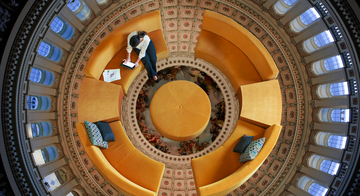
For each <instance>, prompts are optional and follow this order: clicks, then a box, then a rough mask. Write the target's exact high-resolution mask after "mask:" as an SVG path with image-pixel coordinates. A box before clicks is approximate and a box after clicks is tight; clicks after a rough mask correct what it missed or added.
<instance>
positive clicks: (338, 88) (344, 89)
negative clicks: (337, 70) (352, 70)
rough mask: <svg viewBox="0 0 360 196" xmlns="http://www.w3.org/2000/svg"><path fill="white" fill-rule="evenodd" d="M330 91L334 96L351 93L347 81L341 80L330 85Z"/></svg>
mask: <svg viewBox="0 0 360 196" xmlns="http://www.w3.org/2000/svg"><path fill="white" fill-rule="evenodd" d="M330 93H331V95H333V96H341V95H348V94H349V86H348V83H347V82H339V83H335V84H331V85H330Z"/></svg>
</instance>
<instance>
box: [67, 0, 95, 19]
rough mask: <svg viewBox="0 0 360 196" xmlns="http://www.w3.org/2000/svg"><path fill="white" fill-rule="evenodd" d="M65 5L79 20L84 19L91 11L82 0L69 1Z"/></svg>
mask: <svg viewBox="0 0 360 196" xmlns="http://www.w3.org/2000/svg"><path fill="white" fill-rule="evenodd" d="M67 6H68V8H70V10H71V11H72V12H73V13H74V14H75V15H76V16H77V17H78V18H79V19H80V20H81V21H83V20H86V19H87V18H88V17H89V15H90V13H91V11H90V9H89V8H88V7H87V6H86V5H85V3H84V2H83V1H82V0H74V1H73V2H72V1H69V2H68V4H67Z"/></svg>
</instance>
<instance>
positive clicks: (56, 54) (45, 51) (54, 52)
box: [37, 41, 62, 62]
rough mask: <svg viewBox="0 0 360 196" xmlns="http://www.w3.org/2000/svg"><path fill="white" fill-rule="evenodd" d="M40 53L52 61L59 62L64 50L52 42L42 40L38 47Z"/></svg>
mask: <svg viewBox="0 0 360 196" xmlns="http://www.w3.org/2000/svg"><path fill="white" fill-rule="evenodd" d="M37 52H38V53H39V55H41V56H43V57H45V58H48V59H50V60H52V61H55V62H59V61H60V59H61V56H62V50H61V49H60V48H58V47H56V46H54V45H52V44H50V43H47V42H44V41H42V42H41V43H40V46H39V48H38V51H37Z"/></svg>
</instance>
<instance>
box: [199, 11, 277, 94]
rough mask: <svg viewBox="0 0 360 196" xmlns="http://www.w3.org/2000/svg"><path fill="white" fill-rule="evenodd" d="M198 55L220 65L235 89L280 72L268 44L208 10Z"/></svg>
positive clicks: (228, 19) (233, 22)
mask: <svg viewBox="0 0 360 196" xmlns="http://www.w3.org/2000/svg"><path fill="white" fill-rule="evenodd" d="M195 58H201V59H203V60H205V61H207V62H209V63H211V64H213V65H214V66H216V67H217V68H219V69H220V70H221V71H222V72H223V73H224V74H225V75H226V77H227V78H228V79H229V80H230V82H231V84H232V85H233V87H234V89H235V90H237V89H238V88H239V87H240V86H241V85H244V84H251V83H254V82H260V81H266V80H272V79H275V78H276V77H277V75H278V73H279V71H278V69H277V67H276V64H275V62H274V60H273V58H272V56H271V55H270V54H269V52H268V51H267V49H266V48H265V47H264V45H263V44H262V43H261V42H260V41H259V40H258V39H257V38H256V37H255V36H254V35H253V34H252V33H251V32H249V31H248V30H247V29H245V28H244V27H242V26H241V25H240V24H238V23H237V22H235V21H234V20H232V19H231V18H228V17H226V16H224V15H221V14H219V13H215V12H212V11H209V10H205V12H204V17H203V23H202V28H201V32H200V35H199V39H198V41H197V44H196V47H195Z"/></svg>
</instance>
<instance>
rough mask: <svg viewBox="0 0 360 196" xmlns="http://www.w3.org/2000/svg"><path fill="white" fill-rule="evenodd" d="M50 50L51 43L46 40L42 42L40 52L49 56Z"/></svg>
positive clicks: (44, 55)
mask: <svg viewBox="0 0 360 196" xmlns="http://www.w3.org/2000/svg"><path fill="white" fill-rule="evenodd" d="M50 50H51V46H50V45H49V44H47V43H45V42H41V43H40V46H39V49H38V53H39V54H40V55H41V56H43V57H47V56H48V55H49V54H50Z"/></svg>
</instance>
